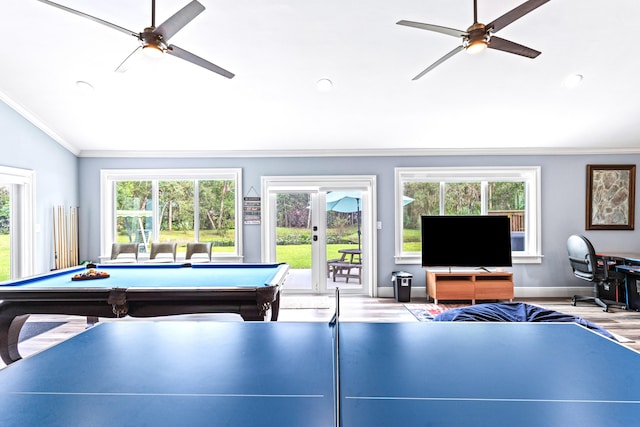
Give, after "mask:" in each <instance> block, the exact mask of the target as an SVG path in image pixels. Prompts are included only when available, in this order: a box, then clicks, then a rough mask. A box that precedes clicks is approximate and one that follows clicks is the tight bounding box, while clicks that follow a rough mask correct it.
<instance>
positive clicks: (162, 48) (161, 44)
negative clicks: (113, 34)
mask: <svg viewBox="0 0 640 427" xmlns="http://www.w3.org/2000/svg"><path fill="white" fill-rule="evenodd" d="M38 1H40V2H42V3H46V4H49V5H51V6H54V7H57V8H59V9H62V10H65V11H67V12H71V13H74V14H76V15H79V16H82V17H84V18H88V19H91V20H92V21H95V22H97V23H99V24H103V25H106V26H107V27H111V28H113V29H115V30H118V31H121V32H123V33H126V34H130V35H132V36H133V37H135V38H137V39H138V40H139V41H140V46H139V47H137V48H136V49H135V50H134V51H133V52H132V53H131V54H129V56H127V57H126V58H125V60H124V61H123V62H122V63H121V64H120V65H119V66H118V68H117V69H116V71H119V72H124V71H126V70H127V68H128V67H127V61H128V60H129V59H130V58H132V57H133V56H134V55H136V54H138V52H140V51H143V52H145V53H147V54H149V55H150V56H154V55H155V56H161V55H162V54H164V53H168V54H170V55H173V56H176V57H178V58H180V59H184V60H185V61H189V62H191V63H192V64H195V65H199V66H200V67H203V68H206V69H207V70H210V71H213V72H214V73H218V74H220V75H221V76H224V77H227V78H229V79H230V78H233V76H234V74H233V73H231V72H229V71H227V70H225V69H224V68H221V67H218V66H217V65H215V64H213V63H211V62H209V61H207V60H206V59H203V58H200V57H199V56H196V55H194V54H192V53H190V52H187V51H186V50H184V49H182V48H179V47H178V46H176V45H173V44H168V41H169V39H170V38H171V37H173V36H174V35H175V34H176V33H177V32H178V31H180V30H181V29H182V28H183V27H184V26H185V25H187V24H188V23H189V22H191V21H192V20H193V18H195V17H196V16H198V15H199V14H200V13H202V11H203V10H204V9H205V8H204V6H203V5H202V4H200V3H198V1H197V0H192V1H191V3H189V4H188V5H186V6H185V7H183V8H182V9H180V10H179V11H178V12H176V13H175V14H174V15H173V16H172V17H170V18H169V19H167V20H166V21H164V22H163V23H162V24H160V26H158V27H156V23H155V21H156V2H155V0H151V26H150V27H147V28H145V29H144V30H143V31H142V32H141V33H136V32H135V31H131V30H127V29H126V28H123V27H120V26H118V25H115V24H112V23H110V22H107V21H104V20H102V19H100V18H96V17H95V16H91V15H88V14H86V13H84V12H80V11H77V10H75V9H71V8H69V7H67V6H63V5H61V4H58V3H54V2H52V1H49V0H38Z"/></svg>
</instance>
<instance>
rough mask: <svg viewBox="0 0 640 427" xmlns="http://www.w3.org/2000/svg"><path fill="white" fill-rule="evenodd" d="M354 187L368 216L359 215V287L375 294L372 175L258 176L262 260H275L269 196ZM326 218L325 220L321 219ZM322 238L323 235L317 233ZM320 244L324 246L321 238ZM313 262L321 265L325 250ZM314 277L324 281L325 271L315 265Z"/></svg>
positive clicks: (374, 226)
mask: <svg viewBox="0 0 640 427" xmlns="http://www.w3.org/2000/svg"><path fill="white" fill-rule="evenodd" d="M342 188H344V189H349V190H358V191H361V192H362V207H363V211H365V212H369V213H370V215H363V217H362V223H361V227H362V236H363V242H362V283H363V290H364V291H365V292H366V293H367V294H368V295H369V296H371V297H377V293H378V286H377V269H376V268H375V262H374V260H376V259H377V252H378V251H377V232H376V231H377V230H376V224H377V211H376V206H377V203H376V193H377V188H376V176H375V175H311V176H305V175H302V176H263V177H262V178H261V194H262V198H263V203H262V212H261V235H262V248H261V250H262V262H274V261H275V259H276V253H275V250H276V242H275V241H274V237H275V227H276V224H275V223H274V222H275V221H274V220H273V218H275V217H276V216H275V214H273V215H272V213H273V212H272V211H273V210H274V209H275V203H272V202H271V197H270V195H271V194H273V193H277V192H278V191H279V190H282V191H292V190H298V191H300V192H303V191H309V192H311V193H314V192H318V191H325V190H336V189H338V190H339V189H342ZM325 221H326V219H325ZM320 238H321V239H324V236H320ZM321 243H322V244H323V245H324V243H323V241H321ZM319 252H321V253H318V254H317V262H318V265H319V266H322V265H325V264H326V262H327V260H326V253H325V252H324V251H319ZM317 270H318V271H317V272H316V273H317V276H318V277H315V278H314V280H318V281H319V280H321V278H320V276H322V279H323V280H326V270H324V271H323V269H322V268H318V269H317Z"/></svg>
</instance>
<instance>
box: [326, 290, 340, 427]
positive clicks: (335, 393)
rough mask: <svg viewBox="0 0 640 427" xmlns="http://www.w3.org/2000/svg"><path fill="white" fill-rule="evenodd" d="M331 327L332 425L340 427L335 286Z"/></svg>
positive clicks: (337, 306) (338, 325)
mask: <svg viewBox="0 0 640 427" xmlns="http://www.w3.org/2000/svg"><path fill="white" fill-rule="evenodd" d="M329 326H330V327H332V328H333V341H332V350H333V396H334V404H333V407H334V410H333V411H334V412H333V414H334V425H335V427H340V419H341V416H340V289H338V288H336V311H335V313H334V314H333V317H332V318H331V321H330V322H329Z"/></svg>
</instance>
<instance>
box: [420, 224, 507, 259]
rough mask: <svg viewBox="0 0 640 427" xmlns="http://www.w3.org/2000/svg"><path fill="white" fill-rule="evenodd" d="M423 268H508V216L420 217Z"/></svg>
mask: <svg viewBox="0 0 640 427" xmlns="http://www.w3.org/2000/svg"><path fill="white" fill-rule="evenodd" d="M421 234H422V266H423V267H484V268H485V269H486V268H489V267H510V266H511V224H510V220H509V217H507V216H498V215H495V216H494V215H477V216H423V217H422V230H421Z"/></svg>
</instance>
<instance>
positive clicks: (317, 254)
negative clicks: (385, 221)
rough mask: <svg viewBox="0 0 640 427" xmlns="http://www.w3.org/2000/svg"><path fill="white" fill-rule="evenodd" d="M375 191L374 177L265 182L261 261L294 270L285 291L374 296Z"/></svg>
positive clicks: (263, 189)
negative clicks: (275, 263) (280, 263)
mask: <svg viewBox="0 0 640 427" xmlns="http://www.w3.org/2000/svg"><path fill="white" fill-rule="evenodd" d="M374 189H375V177H369V176H367V177H360V176H356V177H354V176H346V177H344V176H339V177H336V176H334V177H331V176H322V177H300V176H297V177H263V178H262V194H263V198H264V199H265V200H264V203H263V212H262V218H263V221H262V242H263V246H262V258H263V261H264V262H286V263H288V264H289V265H290V274H289V278H288V279H287V284H286V286H285V289H284V292H286V293H310V294H333V293H334V292H335V288H336V287H338V288H340V289H341V292H346V293H358V294H369V295H374V293H375V291H376V286H373V283H374V278H373V276H374V274H373V271H372V270H373V269H372V268H371V260H372V259H375V258H374V255H373V254H374V252H375V251H374V250H373V249H374V247H375V245H374V241H375V233H373V232H372V230H373V227H372V224H374V223H375V221H374V219H373V218H374V212H373V208H372V207H373V206H375V204H374V203H373V202H374V197H373V195H374ZM336 199H340V201H341V202H343V203H342V204H340V205H339V206H337V205H336Z"/></svg>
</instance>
